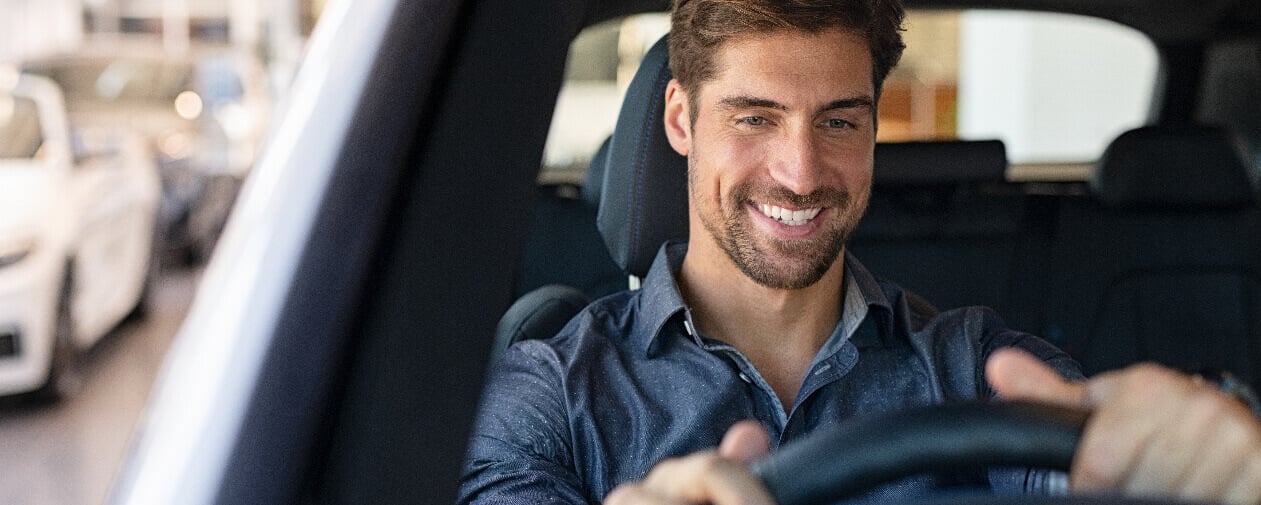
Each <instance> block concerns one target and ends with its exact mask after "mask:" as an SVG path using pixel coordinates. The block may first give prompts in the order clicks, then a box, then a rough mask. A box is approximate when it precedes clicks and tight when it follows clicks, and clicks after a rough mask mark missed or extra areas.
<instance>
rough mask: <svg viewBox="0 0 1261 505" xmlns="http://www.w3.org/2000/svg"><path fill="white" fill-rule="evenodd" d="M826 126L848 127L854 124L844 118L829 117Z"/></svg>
mask: <svg viewBox="0 0 1261 505" xmlns="http://www.w3.org/2000/svg"><path fill="white" fill-rule="evenodd" d="M827 126H828V128H849V127H853V126H854V124H853V123H850V122H849V121H846V120H844V119H829V120H827Z"/></svg>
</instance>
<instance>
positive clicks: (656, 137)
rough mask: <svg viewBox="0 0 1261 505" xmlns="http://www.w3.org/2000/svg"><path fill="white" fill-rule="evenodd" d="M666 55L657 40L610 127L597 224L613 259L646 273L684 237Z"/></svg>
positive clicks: (681, 164) (682, 177) (683, 181)
mask: <svg viewBox="0 0 1261 505" xmlns="http://www.w3.org/2000/svg"><path fill="white" fill-rule="evenodd" d="M670 78H671V74H670V66H669V54H668V52H667V50H666V38H665V37H662V38H661V40H659V41H657V43H656V44H654V45H653V46H652V48H651V49H649V50H648V54H646V55H644V60H643V61H642V62H640V64H639V71H638V72H636V73H635V78H634V79H632V80H631V83H630V87H629V88H627V90H626V98H625V99H624V100H623V102H622V110H621V112H620V113H619V114H618V117H617V125H616V126H614V128H613V138H612V140H611V141H610V143H609V158H608V165H607V167H606V170H607V172H606V173H605V174H604V189H603V191H602V192H601V198H600V211H599V215H598V217H597V218H596V223H597V225H598V226H599V228H600V234H601V235H603V236H604V243H605V245H607V246H608V247H609V253H610V254H611V255H612V256H613V261H615V262H617V264H618V265H619V266H621V267H622V269H623V270H625V271H626V273H628V274H630V275H634V276H637V277H643V276H645V275H647V273H648V267H650V266H651V265H652V260H653V258H654V257H655V256H656V255H657V249H659V248H660V247H661V244H662V242H665V241H666V240H670V239H675V238H687V228H688V226H687V158H685V157H683V156H680V155H679V153H676V152H674V149H673V148H671V147H670V142H669V140H667V139H666V132H665V123H664V122H663V118H662V116H663V115H664V113H665V89H666V84H668V83H669V82H670Z"/></svg>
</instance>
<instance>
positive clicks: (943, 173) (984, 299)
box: [849, 141, 1047, 329]
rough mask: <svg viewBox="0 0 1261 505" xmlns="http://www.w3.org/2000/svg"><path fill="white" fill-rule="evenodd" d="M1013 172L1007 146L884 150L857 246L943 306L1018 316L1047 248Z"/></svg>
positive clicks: (951, 144)
mask: <svg viewBox="0 0 1261 505" xmlns="http://www.w3.org/2000/svg"><path fill="white" fill-rule="evenodd" d="M1006 170H1007V155H1006V151H1005V149H1004V147H1003V144H1002V142H999V141H940V142H910V143H895V144H879V145H877V146H876V157H875V172H874V174H873V179H874V180H873V185H874V187H873V189H872V195H871V204H870V206H869V207H868V211H867V215H866V216H865V217H864V218H863V221H862V222H860V223H859V226H858V229H857V230H855V232H854V236H853V237H852V238H851V239H850V242H849V249H850V250H851V251H852V252H853V253H854V254H855V255H856V256H858V258H859V259H861V260H862V261H863V263H865V264H866V265H867V267H868V268H870V269H871V270H872V271H873V272H876V273H877V274H878V275H881V276H883V277H886V278H889V279H891V280H893V281H896V282H898V283H899V284H901V285H902V286H904V287H906V288H907V289H910V290H912V291H915V292H916V293H918V294H920V295H922V296H923V297H924V298H926V299H928V300H929V301H931V302H932V303H933V304H935V305H937V306H938V307H941V308H943V309H950V308H956V307H963V306H969V305H985V306H990V307H994V308H995V309H998V310H999V312H1000V313H1003V314H1011V313H1012V312H1013V311H1015V307H1014V306H1013V301H1014V300H1016V299H1017V298H1016V297H1014V295H1013V293H1012V290H1013V285H1012V284H1013V279H1014V278H1017V277H1018V276H1020V275H1023V274H1024V273H1025V269H1024V268H1022V264H1023V263H1022V261H1024V260H1025V259H1028V258H1029V257H1030V255H1036V254H1045V247H1041V248H1039V247H1031V246H1030V245H1029V244H1032V243H1035V242H1032V241H1031V240H1030V239H1029V237H1027V235H1028V234H1029V233H1034V232H1038V230H1043V229H1044V227H1041V226H1038V225H1037V223H1032V222H1030V221H1031V220H1033V219H1035V218H1039V217H1040V216H1038V215H1034V214H1032V210H1031V209H1030V208H1029V207H1030V206H1029V205H1028V204H1027V201H1028V200H1029V198H1027V197H1026V196H1025V195H1024V194H1023V193H1021V191H1020V188H1019V187H1017V186H1015V185H1011V184H1007V183H1006V182H1005V181H1004V178H1005V174H1006ZM1038 233H1042V234H1044V235H1045V234H1046V233H1047V232H1038ZM1044 240H1045V239H1043V240H1041V241H1039V242H1042V241H1044ZM1021 285H1023V283H1021ZM1009 322H1011V321H1009ZM1022 329H1031V328H1027V327H1024V328H1022Z"/></svg>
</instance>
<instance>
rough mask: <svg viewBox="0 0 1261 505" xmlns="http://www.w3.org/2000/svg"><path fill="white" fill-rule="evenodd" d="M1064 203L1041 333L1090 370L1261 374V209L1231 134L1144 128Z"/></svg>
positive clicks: (1126, 138) (1118, 143) (1115, 146)
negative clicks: (1151, 366) (1141, 367)
mask: <svg viewBox="0 0 1261 505" xmlns="http://www.w3.org/2000/svg"><path fill="white" fill-rule="evenodd" d="M1092 188H1093V189H1094V192H1095V194H1094V195H1093V196H1091V197H1083V198H1076V199H1067V200H1065V201H1063V202H1062V203H1061V205H1060V213H1059V218H1058V227H1059V229H1058V231H1057V232H1056V239H1055V246H1054V250H1053V251H1052V258H1053V262H1052V265H1051V271H1052V274H1051V278H1052V279H1053V282H1052V283H1051V288H1050V290H1049V292H1048V295H1049V296H1048V297H1047V298H1046V299H1047V326H1046V327H1045V328H1044V330H1043V334H1045V335H1046V336H1048V337H1049V338H1051V339H1052V340H1055V341H1058V342H1057V343H1059V344H1061V346H1062V347H1064V348H1066V350H1068V351H1069V352H1070V353H1071V354H1073V355H1074V356H1075V357H1076V358H1077V359H1078V360H1079V361H1080V362H1081V363H1082V365H1083V368H1085V371H1086V372H1087V373H1095V372H1099V371H1103V370H1108V369H1112V368H1117V367H1120V366H1124V365H1127V364H1130V363H1134V362H1136V361H1143V360H1152V361H1158V362H1162V363H1165V364H1168V365H1173V366H1177V367H1183V368H1196V367H1215V368H1223V369H1227V370H1231V371H1234V372H1235V373H1237V374H1239V375H1241V376H1243V377H1244V378H1245V379H1247V380H1250V381H1251V382H1252V383H1253V384H1257V383H1258V379H1261V375H1259V374H1258V371H1261V367H1259V365H1261V264H1259V262H1261V255H1258V254H1257V251H1258V250H1261V249H1258V247H1259V246H1261V240H1258V238H1259V236H1261V214H1259V212H1258V208H1257V205H1256V200H1255V196H1254V195H1255V192H1254V191H1253V190H1252V184H1251V182H1250V179H1249V177H1248V175H1247V167H1246V165H1245V164H1244V162H1243V157H1242V155H1241V154H1240V153H1239V151H1238V150H1237V148H1236V146H1235V144H1234V142H1233V141H1232V140H1231V138H1230V136H1229V135H1228V134H1227V132H1226V131H1224V130H1222V129H1219V128H1213V127H1205V126H1178V127H1146V128H1140V129H1138V130H1133V131H1130V132H1127V133H1125V134H1123V135H1121V136H1120V137H1118V138H1117V139H1116V140H1115V141H1114V142H1113V143H1112V144H1111V145H1110V146H1109V147H1108V149H1107V150H1106V151H1105V153H1104V155H1103V157H1102V158H1101V160H1100V165H1099V167H1098V170H1097V171H1096V174H1095V178H1094V180H1093V181H1092Z"/></svg>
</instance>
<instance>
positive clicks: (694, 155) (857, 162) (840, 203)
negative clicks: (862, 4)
mask: <svg viewBox="0 0 1261 505" xmlns="http://www.w3.org/2000/svg"><path fill="white" fill-rule="evenodd" d="M870 54H871V53H870V52H869V51H868V48H867V43H866V41H865V40H864V39H863V38H862V37H861V36H858V35H855V34H852V33H850V32H848V31H840V30H835V31H825V32H822V33H819V34H809V33H804V32H777V33H771V34H766V35H759V36H749V37H745V38H743V39H740V40H733V41H729V42H727V43H725V44H724V45H723V46H722V47H721V48H720V49H719V52H718V54H717V58H716V62H717V64H718V65H717V70H718V72H717V74H716V76H715V78H714V79H712V80H710V81H706V82H704V83H702V84H701V86H700V87H699V90H698V92H697V94H698V95H699V96H685V94H684V93H683V92H682V89H681V87H679V86H678V83H677V82H672V83H671V88H672V91H670V92H668V102H669V103H670V104H671V105H668V107H667V119H666V122H667V125H666V126H667V132H668V134H669V137H670V140H671V144H672V145H673V146H674V147H675V149H676V150H678V151H679V152H681V153H683V154H686V155H688V186H689V194H690V206H691V207H690V209H691V225H692V237H691V239H692V246H691V247H690V248H689V255H690V254H692V253H693V252H695V249H697V248H698V247H699V248H705V247H706V246H715V247H716V248H717V249H720V250H722V251H723V252H725V253H726V255H727V256H728V257H730V259H731V260H732V261H733V262H734V263H735V264H736V266H737V267H738V268H739V269H740V270H741V271H743V272H744V274H745V275H747V276H749V277H750V278H752V279H753V280H754V281H756V282H758V283H759V284H761V285H764V286H767V287H771V288H776V289H800V288H804V287H807V286H810V285H812V284H814V283H815V282H817V281H818V280H819V279H820V278H821V277H822V276H823V275H824V273H826V272H827V271H828V269H829V268H830V267H831V266H832V264H833V263H834V262H835V261H836V259H837V257H838V256H839V253H840V251H841V249H842V247H843V246H844V243H845V240H846V239H847V238H848V237H849V234H850V233H851V232H852V231H853V230H854V227H855V226H857V224H858V220H859V218H860V217H862V214H863V211H864V210H865V209H866V206H867V200H868V196H869V195H870V192H871V172H872V152H873V150H874V146H875V103H874V96H875V92H874V90H873V87H872V78H871V77H872V75H871V72H872V70H871V56H870ZM687 100H698V102H697V103H696V104H695V106H696V116H695V121H694V122H693V121H692V120H691V118H690V117H689V115H688V113H687V112H686V109H687V105H686V101H687ZM680 103H682V104H683V105H682V108H683V112H680V111H679V109H678V108H677V107H674V108H671V107H672V106H678V105H680ZM671 121H675V123H674V124H673V125H672V124H671ZM672 126H673V130H674V131H671V130H672ZM698 224H699V225H700V226H699V227H698V226H697V225H698ZM700 229H703V230H704V233H702V232H701V231H700ZM698 240H709V241H712V242H710V243H706V244H698V243H697V241H698Z"/></svg>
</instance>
